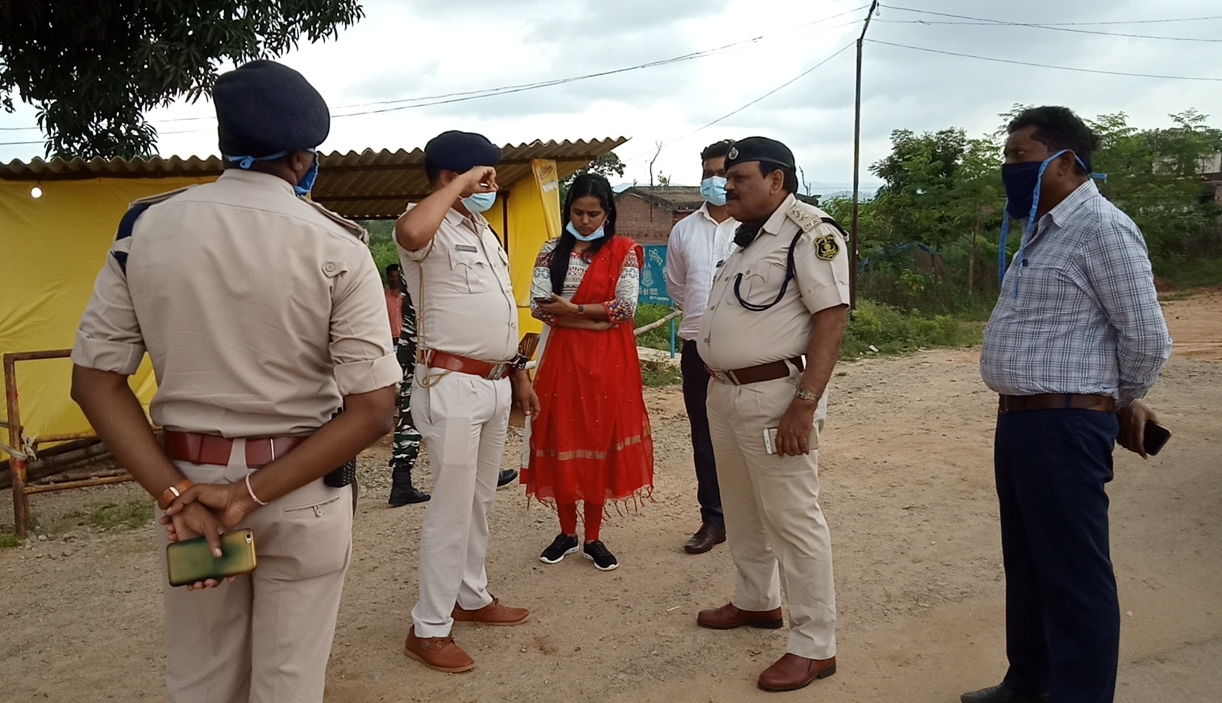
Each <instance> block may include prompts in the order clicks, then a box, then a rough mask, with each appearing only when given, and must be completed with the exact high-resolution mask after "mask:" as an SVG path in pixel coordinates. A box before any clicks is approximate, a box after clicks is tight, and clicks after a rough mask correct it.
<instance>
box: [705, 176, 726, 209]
mask: <svg viewBox="0 0 1222 703" xmlns="http://www.w3.org/2000/svg"><path fill="white" fill-rule="evenodd" d="M700 195H702V196H704V199H705V200H706V201H707V202H708V203H709V205H716V206H718V207H720V206H722V205H725V204H726V179H724V178H722V177H721V176H710V177H709V178H706V179H704V180H703V181H700Z"/></svg>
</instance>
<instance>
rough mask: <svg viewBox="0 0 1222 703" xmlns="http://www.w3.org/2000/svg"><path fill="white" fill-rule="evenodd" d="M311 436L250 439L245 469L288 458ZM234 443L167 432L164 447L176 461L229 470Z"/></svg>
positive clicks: (247, 440)
mask: <svg viewBox="0 0 1222 703" xmlns="http://www.w3.org/2000/svg"><path fill="white" fill-rule="evenodd" d="M308 436H309V435H306V436H295V437H247V438H246V466H248V467H249V468H252V469H257V468H260V467H262V466H266V465H268V464H270V463H272V462H273V461H275V460H276V459H277V458H278V457H282V456H284V455H285V454H288V453H289V451H291V450H292V449H293V448H295V447H296V446H297V445H299V444H301V443H302V442H304V441H306V438H307V437H308ZM234 441H235V440H232V439H226V438H224V437H218V436H216V435H211V434H200V433H198V432H179V431H177V430H165V441H164V444H165V453H166V454H167V455H169V457H170V458H171V459H174V460H175V461H186V462H189V463H191V464H214V465H216V466H228V465H229V454H230V451H231V450H232V449H233V443H234Z"/></svg>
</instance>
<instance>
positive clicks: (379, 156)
mask: <svg viewBox="0 0 1222 703" xmlns="http://www.w3.org/2000/svg"><path fill="white" fill-rule="evenodd" d="M627 141H628V139H627V138H626V137H616V138H608V139H592V140H590V141H586V140H584V139H582V140H578V141H575V142H570V141H563V142H556V141H546V142H544V141H538V140H536V141H533V142H530V143H523V144H517V145H513V144H506V145H505V146H503V147H502V152H503V155H502V159H501V164H500V165H499V166H497V181H498V182H499V183H500V184H501V185H502V186H511V185H513V184H514V183H516V182H518V181H519V180H521V179H523V178H526V177H528V176H529V175H530V162H531V161H532V160H534V159H551V160H553V161H555V162H556V170H557V172H558V173H557V177H558V178H560V179H561V180H563V179H565V178H568V177H569V176H570V175H572V174H573V173H574V172H575V171H577V170H578V169H581V168H583V167H585V166H586V165H587V164H589V163H590V162H591V161H593V160H595V159H597V158H598V157H600V156H603V155H605V154H608V153H610V152H611V150H612V149H614V148H616V147H618V146H620V145H621V144H624V143H625V142H627ZM221 171H222V163H221V159H220V157H217V156H210V157H207V158H200V157H198V156H191V157H188V158H182V157H178V156H170V157H160V156H154V157H149V158H137V159H120V158H113V159H105V158H96V159H91V160H89V161H86V160H85V159H81V158H75V159H71V160H65V159H60V158H56V159H52V160H50V161H44V160H42V159H34V160H32V161H30V162H29V163H28V164H27V163H23V162H21V161H11V162H9V163H8V164H4V165H0V180H14V181H59V180H85V179H90V178H174V177H188V178H190V177H208V176H218V175H220V173H221ZM428 192H429V187H428V180H427V179H426V178H425V175H424V150H423V149H413V150H412V151H404V150H402V149H399V150H398V151H388V150H385V149H383V150H381V151H374V150H372V149H366V150H364V151H362V152H359V153H358V152H355V151H349V152H347V153H340V152H338V151H333V152H331V153H329V154H323V155H322V163H321V168H320V170H319V174H318V182H317V183H316V184H315V185H314V192H313V193H312V195H311V197H312V198H313V199H314V200H316V201H317V202H319V203H322V204H323V205H325V206H326V207H328V208H330V209H332V210H334V211H336V212H338V213H339V214H341V215H343V216H345V217H349V218H352V219H378V218H389V217H398V216H399V214H400V213H402V212H403V210H404V209H405V208H406V207H407V203H408V202H411V201H413V200H420V199H421V198H423V197H424V196H426V195H428Z"/></svg>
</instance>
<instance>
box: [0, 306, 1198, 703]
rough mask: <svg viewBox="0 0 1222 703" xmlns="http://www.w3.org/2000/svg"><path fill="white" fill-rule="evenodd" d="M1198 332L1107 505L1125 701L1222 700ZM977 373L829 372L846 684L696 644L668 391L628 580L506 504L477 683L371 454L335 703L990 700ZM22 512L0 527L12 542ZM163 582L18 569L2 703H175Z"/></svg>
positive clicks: (1, 637) (53, 564) (985, 478)
mask: <svg viewBox="0 0 1222 703" xmlns="http://www.w3.org/2000/svg"><path fill="white" fill-rule="evenodd" d="M1194 301H1196V302H1194ZM1194 307H1195V308H1196V309H1198V310H1201V311H1203V312H1202V313H1201V314H1211V315H1222V297H1215V298H1207V299H1206V300H1205V301H1199V300H1198V299H1193V300H1189V301H1178V302H1176V303H1170V304H1168V317H1169V319H1170V320H1171V323H1172V326H1173V333H1174V334H1175V335H1176V336H1177V337H1179V336H1180V331H1178V329H1177V328H1178V327H1179V326H1181V323H1182V321H1183V320H1184V319H1185V317H1187V318H1188V320H1189V321H1190V322H1192V321H1199V320H1200V319H1202V318H1201V317H1200V316H1199V315H1198V314H1197V313H1196V312H1194ZM1215 319H1216V318H1215ZM1193 334H1196V335H1197V336H1198V337H1200V339H1199V340H1198V341H1199V343H1197V344H1192V345H1185V346H1186V347H1191V348H1190V349H1185V351H1187V352H1188V356H1189V357H1193V358H1176V359H1174V360H1173V361H1172V363H1171V364H1170V365H1169V366H1168V368H1167V371H1166V372H1165V374H1164V377H1163V380H1162V382H1161V383H1160V384H1159V385H1158V387H1157V388H1156V389H1155V391H1154V392H1153V393H1152V394H1151V400H1152V402H1153V403H1154V404H1155V405H1156V407H1157V408H1158V409H1159V412H1160V416H1161V419H1162V420H1163V421H1164V423H1165V424H1166V425H1167V426H1168V427H1170V428H1171V429H1172V431H1173V432H1174V433H1175V436H1174V438H1173V439H1172V441H1171V443H1170V444H1168V446H1167V448H1166V449H1165V450H1164V452H1163V454H1162V455H1160V456H1159V457H1157V458H1155V459H1152V460H1151V461H1149V462H1143V461H1142V460H1141V459H1139V458H1137V457H1135V456H1133V455H1129V454H1127V453H1123V452H1119V453H1118V455H1117V459H1116V480H1115V481H1114V482H1113V484H1112V485H1111V489H1110V494H1111V497H1112V513H1111V516H1112V551H1113V558H1114V561H1115V563H1116V570H1117V574H1118V578H1119V583H1120V594H1121V600H1122V611H1123V634H1122V639H1123V641H1122V651H1121V663H1120V685H1119V691H1118V700H1119V701H1122V702H1125V703H1137V702H1138V701H1143V702H1144V701H1176V702H1177V703H1206V702H1212V701H1217V700H1218V699H1219V696H1220V694H1219V691H1222V666H1219V663H1222V585H1220V584H1222V549H1220V548H1219V544H1222V509H1220V506H1222V448H1220V447H1222V421H1219V420H1218V414H1217V408H1218V407H1222V363H1215V362H1209V361H1203V360H1201V359H1205V358H1212V359H1214V360H1215V361H1217V360H1222V357H1220V356H1219V354H1218V353H1216V352H1215V353H1213V354H1210V353H1208V349H1210V348H1212V349H1215V350H1218V349H1219V344H1218V342H1219V335H1222V324H1212V325H1210V326H1209V327H1201V328H1200V329H1198V330H1197V332H1195V333H1193ZM1185 338H1186V339H1188V338H1190V336H1189V335H1187V333H1186V334H1185ZM1211 344H1212V345H1213V346H1212V347H1210V346H1209V345H1211ZM1202 350H1204V351H1202ZM977 358H978V350H942V351H933V352H927V353H923V354H920V355H917V356H911V357H905V358H893V359H873V360H869V361H865V362H861V363H856V364H850V365H847V366H844V367H842V368H841V373H842V374H843V375H839V376H837V378H835V379H834V385H833V389H832V393H833V395H832V400H831V402H832V409H831V416H830V420H829V426H828V429H827V432H826V434H825V436H824V445H823V451H822V452H821V454H822V456H821V471H822V484H823V504H824V508H825V510H826V512H827V516H828V520H829V522H830V523H831V525H832V536H833V542H834V545H835V559H836V581H837V588H838V610H839V614H840V624H839V640H840V651H839V654H838V660H839V673H837V675H836V676H834V677H832V678H830V679H827V680H826V681H820V682H816V683H815V684H813V685H812V686H811V687H810V688H808V689H806V690H805V691H803V692H800V693H794V694H764V693H761V692H760V691H758V690H757V689H756V688H755V677H756V676H757V675H758V673H759V672H760V670H762V669H763V668H764V667H766V666H767V665H768V664H769V663H771V662H772V661H773V660H774V659H775V658H776V657H778V656H780V654H781V653H782V652H783V650H784V646H785V633H784V631H767V632H764V631H750V632H738V631H734V632H714V631H710V630H703V629H700V628H697V627H696V625H695V622H694V619H695V615H696V612H697V611H698V610H700V609H702V608H706V607H710V606H714V605H719V604H721V603H723V602H725V600H726V599H727V597H728V596H729V594H730V592H731V588H732V584H733V567H732V564H731V562H730V559H729V555H728V554H727V552H726V550H725V548H724V547H718V548H717V549H715V550H714V551H713V552H711V553H709V554H706V555H702V556H697V557H692V556H688V555H686V554H684V553H683V552H682V550H681V546H682V544H683V542H684V541H685V540H686V539H687V537H688V536H689V535H690V533H691V532H692V531H693V530H694V529H695V528H696V526H697V511H696V504H695V481H694V477H693V475H692V474H693V472H692V469H691V466H690V451H689V449H688V446H687V429H686V419H685V416H684V412H683V404H682V398H681V395H680V393H679V391H678V389H677V388H667V389H661V390H658V391H653V392H651V393H650V394H649V396H648V401H649V406H650V410H651V413H652V417H653V421H654V427H655V432H656V437H657V459H658V463H657V491H656V498H657V503H656V504H651V505H648V506H647V507H645V508H644V509H642V510H641V512H640V513H639V514H637V515H631V516H627V517H624V518H619V517H617V518H613V519H612V520H610V522H609V523H608V524H607V526H606V527H605V533H604V538H605V540H606V541H607V543H608V545H609V546H610V547H611V548H612V549H613V550H614V551H615V552H616V553H617V554H618V555H619V557H620V560H621V563H622V566H621V567H620V569H619V570H617V571H614V572H610V573H601V572H598V571H595V570H594V568H593V567H592V566H590V564H589V563H588V562H586V561H585V560H581V559H571V558H570V559H568V560H566V561H565V562H563V563H562V564H559V565H556V566H546V565H544V564H541V563H539V561H538V559H537V556H538V553H539V552H540V550H542V548H543V547H544V546H546V545H547V543H548V542H549V541H550V539H551V538H552V536H554V534H555V533H556V531H557V525H556V522H555V517H554V515H553V514H552V513H551V512H550V511H548V510H547V509H542V508H539V507H534V508H532V509H530V510H527V509H526V505H525V500H524V499H523V498H522V494H521V489H520V488H516V487H515V488H507V489H504V490H502V491H501V493H500V495H499V496H498V502H497V505H496V509H495V514H494V518H493V527H492V530H493V544H492V549H491V555H490V559H489V565H488V571H489V575H490V578H491V581H492V584H493V589H494V592H495V593H496V594H497V595H498V596H500V597H501V598H502V599H503V600H505V601H507V602H511V603H513V604H519V605H524V606H527V607H530V608H531V609H532V610H533V612H534V617H533V618H532V620H531V622H530V623H529V624H527V625H525V626H522V627H516V628H484V629H463V630H460V631H459V632H458V633H457V634H458V638H459V641H460V643H461V644H462V645H463V646H464V647H465V648H466V649H467V651H468V652H470V653H471V654H472V655H473V656H474V657H475V659H476V661H477V662H478V666H477V668H476V669H475V671H473V672H471V673H469V674H462V675H444V674H439V673H435V672H432V671H428V670H426V669H424V668H423V667H421V666H420V665H418V664H416V663H414V662H410V661H408V660H406V659H405V658H404V656H403V654H402V644H403V638H404V636H405V634H406V630H407V627H408V624H409V617H408V611H409V609H410V608H411V606H412V604H413V602H414V600H415V593H416V575H415V570H414V569H415V565H416V559H415V555H416V548H417V544H418V540H419V532H420V524H421V517H422V516H423V514H424V510H423V508H422V507H421V506H409V507H405V508H400V509H393V510H392V509H388V508H387V507H386V506H385V500H386V496H387V493H388V489H389V486H388V478H387V476H386V471H385V469H384V468H383V467H384V466H385V461H386V457H387V454H388V447H387V446H386V445H385V444H384V443H383V444H382V445H379V446H377V447H375V448H374V449H372V450H370V451H369V452H367V453H366V454H365V455H364V456H363V461H362V473H363V476H364V483H365V495H364V498H363V500H362V503H361V506H360V509H359V515H358V521H357V528H356V536H355V556H354V562H353V565H352V570H351V571H350V573H349V576H348V581H347V586H346V590H345V594H344V601H343V606H342V610H341V612H340V626H339V630H338V633H337V635H336V641H335V648H334V652H333V656H332V660H331V666H330V669H329V688H328V694H327V700H328V701H332V702H334V703H356V702H365V701H463V702H466V701H528V700H530V701H533V700H538V701H574V700H599V701H612V702H618V701H623V702H625V703H627V702H628V701H633V702H636V701H657V702H659V703H661V702H665V703H698V702H699V703H703V702H704V701H744V700H745V701H755V700H760V701H762V700H819V701H824V702H827V703H840V702H844V703H848V702H852V703H872V702H875V701H877V702H879V703H881V702H883V701H886V702H888V703H890V702H892V701H906V702H923V701H928V702H930V703H935V702H943V701H945V702H951V701H957V700H958V694H959V693H960V692H962V691H964V690H968V689H973V688H976V687H979V686H983V685H987V684H991V683H993V682H996V681H997V680H998V679H999V678H1000V676H1001V674H1002V673H1003V671H1004V662H1005V659H1004V651H1003V640H1002V634H1003V632H1002V596H1003V583H1002V572H1001V560H1000V544H999V534H998V527H997V505H996V499H995V496H994V493H993V487H992V478H991V452H992V442H991V432H992V414H993V408H994V407H995V400H994V397H993V396H992V395H990V394H989V393H988V391H987V390H986V389H985V388H984V387H983V385H982V384H981V383H980V379H979V375H978V373H977V370H976V362H977ZM508 456H516V449H515V448H511V450H510V451H509V452H508ZM423 483H424V484H425V485H426V486H427V485H428V484H429V479H428V477H427V471H425V476H424V480H423ZM138 495H139V494H138V493H137V492H136V489H135V488H134V487H133V486H121V487H113V488H105V489H90V490H87V491H73V492H68V493H63V494H57V495H43V496H35V498H34V511H35V512H36V513H37V514H38V515H39V516H40V517H41V518H42V519H43V520H44V522H46V521H51V520H53V519H54V518H55V515H57V514H62V513H64V512H67V511H68V510H71V509H73V508H79V507H80V506H82V505H87V504H88V503H89V502H91V501H112V502H122V501H124V500H128V499H131V498H134V497H137V496H138ZM5 498H7V495H6V496H5ZM10 510H11V508H9V507H8V506H7V505H6V506H5V507H4V508H3V511H4V512H0V525H4V524H6V523H7V524H10V525H11V512H9V511H10ZM5 529H7V528H5ZM161 582H162V576H161V575H160V573H159V571H158V564H157V560H156V558H155V556H154V546H153V528H152V527H151V526H149V527H147V528H144V529H140V530H137V531H134V532H126V533H119V534H97V533H93V532H90V531H89V530H87V529H85V528H80V529H77V530H74V531H70V532H68V533H67V534H66V535H63V536H59V537H55V538H52V539H49V540H47V541H35V542H33V543H31V545H30V546H29V547H28V548H17V549H9V550H5V551H0V584H2V586H3V589H4V596H3V600H2V601H0V603H2V604H0V612H2V613H3V615H4V619H3V627H2V629H0V655H2V656H0V700H3V701H23V702H24V701H35V700H37V701H52V702H57V703H60V702H62V703H68V702H77V701H100V700H122V701H146V700H147V701H157V700H164V694H163V691H162V679H161V677H162V672H163V663H162V656H161V626H162V611H161V607H160V598H159V594H160V588H161Z"/></svg>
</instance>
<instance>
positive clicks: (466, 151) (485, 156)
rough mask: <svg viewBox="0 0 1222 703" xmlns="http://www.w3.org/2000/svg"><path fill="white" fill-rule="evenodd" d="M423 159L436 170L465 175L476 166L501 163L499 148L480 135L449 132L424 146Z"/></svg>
mask: <svg viewBox="0 0 1222 703" xmlns="http://www.w3.org/2000/svg"><path fill="white" fill-rule="evenodd" d="M424 158H425V160H426V161H427V162H428V163H429V164H431V165H433V166H436V167H437V168H440V169H444V170H446V171H453V172H455V173H465V172H467V171H470V170H471V169H473V168H475V167H476V166H496V165H497V164H499V163H501V148H500V147H498V146H497V145H495V144H493V143H492V142H490V141H488V138H487V137H485V136H484V135H482V134H476V133H474V132H459V131H458V130H450V131H449V132H442V133H441V134H438V135H437V136H435V137H433V138H432V139H430V140H429V143H428V144H425V145H424Z"/></svg>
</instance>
